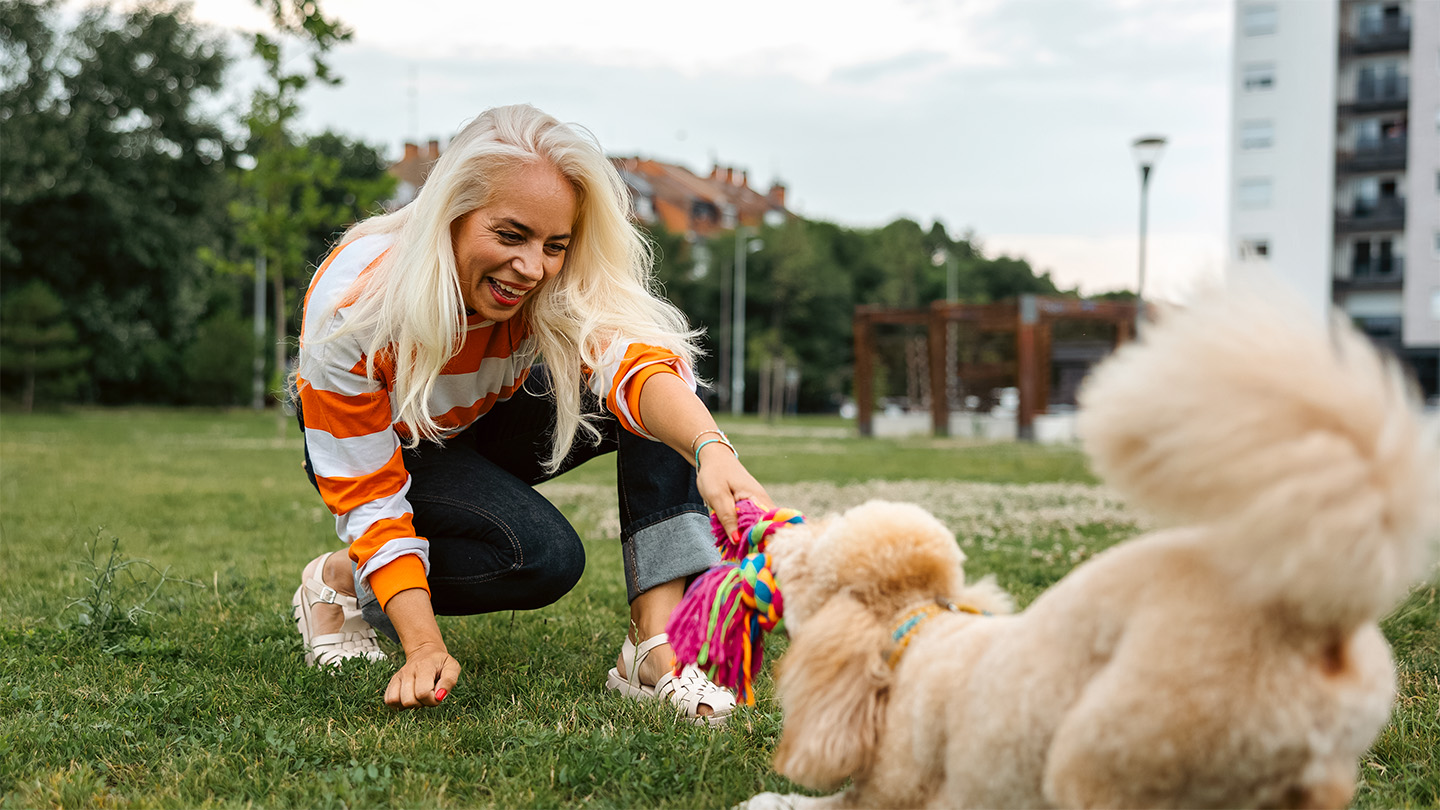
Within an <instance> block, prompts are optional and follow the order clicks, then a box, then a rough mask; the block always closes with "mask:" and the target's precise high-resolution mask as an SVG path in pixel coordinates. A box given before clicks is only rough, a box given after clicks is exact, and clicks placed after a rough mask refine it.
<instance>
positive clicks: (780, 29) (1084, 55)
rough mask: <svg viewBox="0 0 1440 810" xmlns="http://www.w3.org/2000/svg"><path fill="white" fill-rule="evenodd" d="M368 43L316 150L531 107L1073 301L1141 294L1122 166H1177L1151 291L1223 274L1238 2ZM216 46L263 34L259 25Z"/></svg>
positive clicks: (828, 14)
mask: <svg viewBox="0 0 1440 810" xmlns="http://www.w3.org/2000/svg"><path fill="white" fill-rule="evenodd" d="M324 7H325V9H326V10H327V12H329V13H331V14H334V15H336V16H338V17H340V18H341V19H342V20H344V21H345V22H346V23H347V24H348V25H350V26H351V27H352V28H353V29H354V31H355V38H354V40H353V41H352V42H351V43H349V44H347V45H345V46H343V47H342V48H341V49H340V50H339V51H338V52H337V53H336V54H335V57H334V60H333V61H334V65H335V67H336V68H337V69H338V70H339V72H340V74H341V75H342V76H343V77H344V79H345V82H344V84H343V85H341V86H340V87H338V88H335V89H325V90H319V91H315V92H312V93H311V94H310V95H309V96H308V98H307V100H306V113H305V125H306V126H307V128H309V129H312V130H318V129H322V128H330V129H334V130H338V131H341V132H344V133H347V134H350V135H352V136H359V137H363V138H365V139H366V140H368V141H370V142H372V143H375V144H377V145H383V146H384V147H385V148H386V149H387V151H388V152H389V153H390V154H391V155H398V154H399V151H400V145H401V143H402V142H403V141H405V140H407V139H409V140H418V141H424V140H426V139H429V138H438V139H440V140H441V141H442V142H443V141H445V140H448V138H449V137H450V136H451V135H452V134H453V133H454V132H455V131H456V130H457V129H458V128H459V127H460V126H461V125H462V124H463V123H464V122H465V121H467V120H468V119H470V118H471V117H473V116H474V115H475V114H477V113H478V112H480V111H481V110H483V109H485V108H487V107H492V106H496V105H500V104H511V103H517V102H527V103H531V104H534V105H536V106H538V107H540V108H541V109H543V110H545V111H547V112H549V113H551V114H552V115H555V116H556V117H557V118H560V119H561V120H564V121H570V122H576V123H579V124H583V125H584V126H586V127H588V128H589V129H590V130H591V131H592V132H594V133H595V135H596V136H597V137H598V138H599V140H600V143H601V144H602V145H603V146H604V147H605V149H606V151H607V152H609V153H610V154H612V155H642V156H645V157H653V158H657V159H661V160H667V161H671V162H676V163H680V164H683V165H685V166H688V167H689V168H691V169H692V170H693V171H696V172H698V173H707V172H708V171H709V168H710V165H711V162H712V160H719V161H720V162H721V163H722V164H726V165H733V166H735V167H737V168H742V169H746V170H748V171H749V173H750V175H749V176H750V179H751V184H752V185H758V186H760V187H762V188H764V187H767V186H768V185H769V183H770V182H771V181H772V180H776V179H779V180H782V181H783V182H784V183H785V184H786V185H787V186H788V187H789V200H790V202H791V207H792V208H793V209H794V210H796V211H797V212H799V213H801V214H803V215H805V216H807V217H811V218H816V219H827V220H831V221H835V222H839V223H843V224H846V225H853V226H876V225H882V224H884V223H886V222H889V221H890V220H893V219H894V218H896V217H899V216H908V217H911V218H914V219H917V220H919V221H920V222H921V223H922V224H923V225H925V226H927V227H928V226H929V224H930V223H931V222H932V221H934V220H937V219H938V220H940V221H941V222H943V223H944V224H945V226H946V227H947V228H948V229H949V230H950V232H951V233H952V234H957V235H958V234H960V233H962V232H964V231H967V230H973V231H974V232H975V234H976V235H977V236H978V238H979V240H980V242H981V243H982V244H983V245H984V247H985V249H986V251H987V252H988V253H990V254H997V253H1002V252H1003V253H1008V254H1011V255H1019V256H1024V257H1025V258H1027V259H1029V260H1030V261H1031V262H1032V263H1033V264H1034V265H1035V266H1036V268H1037V270H1042V271H1044V270H1048V271H1050V272H1051V273H1052V274H1053V276H1054V277H1055V279H1056V280H1057V282H1058V283H1059V284H1061V285H1062V286H1072V285H1077V284H1078V285H1079V286H1080V287H1081V288H1082V290H1085V291H1088V292H1098V291H1103V290H1107V289H1117V288H1129V289H1133V287H1134V284H1135V278H1136V268H1137V256H1136V253H1137V234H1138V216H1139V213H1138V210H1139V179H1138V174H1137V171H1136V168H1135V165H1134V163H1133V160H1132V158H1131V155H1130V151H1129V145H1130V143H1131V141H1132V140H1134V139H1135V138H1136V137H1138V136H1142V135H1150V134H1159V135H1163V136H1165V137H1166V138H1167V139H1168V140H1169V145H1168V146H1167V148H1166V151H1165V153H1164V155H1163V157H1162V158H1161V161H1160V164H1159V165H1158V167H1157V168H1156V170H1155V175H1154V178H1153V181H1152V184H1151V195H1150V240H1149V245H1150V250H1149V263H1148V269H1147V280H1146V283H1147V290H1149V291H1152V292H1153V294H1155V295H1158V296H1161V297H1169V298H1181V297H1183V296H1184V292H1185V290H1186V289H1187V288H1189V287H1190V286H1192V285H1193V284H1194V283H1196V281H1197V280H1199V279H1203V278H1205V277H1214V276H1218V275H1219V274H1220V273H1221V271H1222V261H1223V255H1224V254H1223V239H1224V229H1225V208H1224V206H1225V182H1226V181H1225V178H1226V170H1227V160H1228V155H1227V150H1226V134H1225V133H1226V132H1227V121H1226V119H1227V116H1228V106H1229V105H1228V96H1227V92H1226V89H1227V80H1228V79H1227V77H1228V69H1229V62H1228V60H1229V53H1230V25H1231V22H1230V20H1231V15H1232V3H1231V1H1230V0H844V2H821V1H820V0H811V1H810V2H801V0H729V2H726V3H721V4H710V3H707V4H692V3H683V2H675V1H674V0H664V1H663V2H661V1H660V0H637V1H636V2H627V1H626V0H612V1H611V2H595V0H530V2H527V3H514V2H509V3H503V4H502V3H495V2H473V1H467V0H428V1H427V0H412V2H409V3H404V4H400V3H395V2H394V1H393V0H386V1H385V2H381V1H380V0H329V2H327V3H326V4H325V6H324ZM195 14H196V16H197V17H198V18H199V19H201V20H206V21H211V22H216V23H219V24H222V25H225V26H227V27H236V28H245V27H256V26H260V25H263V22H264V21H263V18H262V17H261V15H260V14H259V13H258V12H257V11H256V9H255V6H254V3H253V2H252V0H197V2H196V3H195Z"/></svg>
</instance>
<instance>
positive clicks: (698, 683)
mask: <svg viewBox="0 0 1440 810" xmlns="http://www.w3.org/2000/svg"><path fill="white" fill-rule="evenodd" d="M669 643H670V638H669V637H668V636H666V635H665V634H664V633H660V634H659V635H655V636H651V637H650V638H647V639H645V640H644V641H642V642H640V646H639V647H636V646H635V643H634V642H632V641H631V640H630V637H629V636H626V637H625V643H624V644H623V645H621V647H620V658H621V660H622V661H624V662H625V672H626V674H625V675H623V676H622V675H621V674H620V670H619V668H618V667H615V668H611V670H610V674H609V676H608V677H606V679H605V688H606V689H614V690H615V691H617V692H619V693H620V694H622V695H624V696H626V697H628V698H631V699H633V700H668V701H669V702H670V703H672V704H674V705H675V707H676V708H677V709H680V710H682V711H684V713H685V719H687V720H689V721H690V722H692V723H698V724H700V725H712V726H719V725H724V724H725V721H726V720H728V719H729V718H730V714H731V713H732V712H733V711H735V695H734V693H732V692H731V691H730V690H729V689H725V688H723V687H720V686H717V685H716V684H715V682H714V681H712V680H710V679H709V678H707V677H705V673H703V672H701V671H700V670H699V669H696V668H695V667H694V666H693V665H691V664H686V665H685V668H684V669H682V670H681V671H680V674H679V675H676V674H675V673H674V672H673V671H670V672H666V673H665V674H664V675H662V676H660V680H659V681H657V682H656V683H655V685H654V686H646V685H645V684H643V683H640V667H641V666H642V665H643V664H644V663H645V659H646V658H649V657H650V653H651V652H652V651H654V649H655V648H656V647H659V646H661V645H662V644H669ZM702 705H703V706H709V707H710V710H711V713H710V714H709V715H705V716H702V715H701V714H700V707H701V706H702Z"/></svg>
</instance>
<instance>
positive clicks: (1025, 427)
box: [854, 295, 1137, 441]
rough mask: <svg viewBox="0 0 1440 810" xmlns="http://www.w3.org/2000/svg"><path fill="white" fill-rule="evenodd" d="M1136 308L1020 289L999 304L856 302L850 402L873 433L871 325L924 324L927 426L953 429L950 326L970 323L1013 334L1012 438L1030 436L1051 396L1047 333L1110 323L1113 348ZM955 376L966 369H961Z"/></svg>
mask: <svg viewBox="0 0 1440 810" xmlns="http://www.w3.org/2000/svg"><path fill="white" fill-rule="evenodd" d="M1136 312H1137V306H1136V304H1135V302H1133V301H1086V300H1081V299H1076V298H1054V297H1042V296H1036V295H1022V296H1020V298H1019V299H1018V300H1015V301H1008V302H1005V303H1000V304H954V303H949V302H946V301H936V302H934V303H933V304H931V305H930V306H929V307H928V308H919V309H899V308H891V307H879V306H865V305H862V306H858V307H856V308H855V321H854V324H855V402H856V406H857V409H858V410H857V417H858V422H859V427H860V435H861V436H871V435H874V409H875V391H874V376H875V327H876V326H878V325H882V324H885V325H910V326H919V325H924V326H925V327H926V341H925V342H926V353H927V359H928V361H929V362H928V369H929V377H930V416H931V429H932V431H933V433H934V434H935V435H936V436H945V435H948V434H949V432H950V402H949V392H948V390H947V388H948V386H947V384H946V383H947V380H946V377H947V372H948V371H949V369H948V368H947V365H948V362H949V361H947V354H948V352H947V344H948V342H949V341H948V335H949V327H950V325H951V324H967V325H968V326H969V327H970V329H971V330H972V331H974V332H978V333H979V334H982V335H983V334H994V333H1014V335H1015V361H1014V364H1013V374H1014V383H1015V387H1016V388H1017V389H1018V390H1019V392H1020V402H1019V406H1018V409H1017V414H1016V421H1017V424H1016V436H1018V437H1019V438H1020V439H1022V440H1025V441H1030V440H1033V439H1034V438H1035V416H1036V415H1037V414H1041V413H1045V411H1046V404H1047V402H1048V401H1049V395H1050V363H1051V339H1052V334H1053V331H1054V327H1055V324H1056V323H1057V322H1061V321H1080V320H1085V321H1098V322H1101V323H1107V324H1111V325H1113V326H1114V327H1115V345H1116V346H1117V347H1118V346H1119V345H1120V344H1123V343H1124V342H1125V341H1127V340H1129V339H1130V338H1131V336H1132V335H1133V334H1134V328H1135V318H1136ZM961 371H962V373H960V378H961V379H962V380H963V378H964V374H963V370H961Z"/></svg>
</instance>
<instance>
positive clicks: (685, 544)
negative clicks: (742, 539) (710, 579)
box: [621, 511, 720, 602]
mask: <svg viewBox="0 0 1440 810" xmlns="http://www.w3.org/2000/svg"><path fill="white" fill-rule="evenodd" d="M621 544H622V545H623V546H624V556H625V591H626V596H627V597H628V598H629V600H630V601H631V602H634V601H635V597H637V596H639V595H640V594H642V593H645V592H646V591H648V590H650V589H651V588H654V587H655V586H657V585H664V584H665V583H667V582H670V581H672V580H676V579H681V578H685V577H691V576H694V575H696V574H700V573H703V572H704V571H705V570H706V569H707V568H709V567H710V566H712V565H715V564H716V563H718V562H720V552H719V550H717V549H716V548H715V545H714V542H713V541H712V540H711V539H710V517H709V515H705V514H702V513H700V512H695V511H685V512H681V513H679V514H676V515H672V516H671V517H667V518H664V519H662V520H659V521H656V522H654V523H651V524H649V525H647V526H646V527H645V528H643V529H640V530H639V531H637V532H634V533H633V534H631V535H630V536H629V537H624V538H621Z"/></svg>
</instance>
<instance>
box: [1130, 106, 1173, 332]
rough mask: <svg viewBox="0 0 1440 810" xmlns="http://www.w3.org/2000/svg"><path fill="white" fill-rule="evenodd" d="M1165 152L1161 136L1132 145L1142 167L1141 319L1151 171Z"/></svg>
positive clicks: (1138, 307)
mask: <svg viewBox="0 0 1440 810" xmlns="http://www.w3.org/2000/svg"><path fill="white" fill-rule="evenodd" d="M1164 150H1165V139H1164V138H1162V137H1160V136H1159V135H1149V136H1146V137H1144V138H1137V139H1135V142H1134V143H1132V144H1131V145H1130V151H1131V153H1132V154H1134V155H1135V165H1137V166H1139V167H1140V275H1139V280H1138V283H1137V284H1136V285H1135V316H1136V318H1137V319H1139V318H1140V317H1141V316H1142V315H1143V314H1144V312H1145V211H1146V204H1147V202H1148V200H1149V196H1150V170H1151V169H1153V168H1154V167H1155V163H1156V162H1157V161H1159V160H1160V153H1161V152H1163V151H1164Z"/></svg>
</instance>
